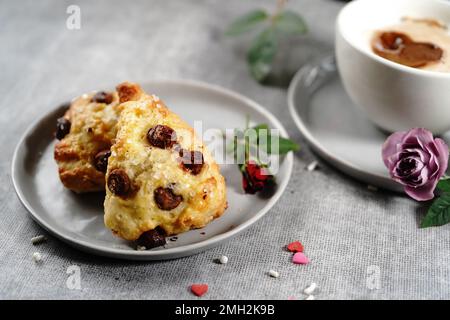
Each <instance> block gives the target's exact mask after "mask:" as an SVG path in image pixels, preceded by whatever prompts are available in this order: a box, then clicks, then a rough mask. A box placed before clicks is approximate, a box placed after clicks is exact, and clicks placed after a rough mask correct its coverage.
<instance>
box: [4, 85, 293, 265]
mask: <svg viewBox="0 0 450 320" xmlns="http://www.w3.org/2000/svg"><path fill="white" fill-rule="evenodd" d="M142 83H143V84H145V85H148V84H154V85H156V84H157V85H178V86H189V87H194V88H196V89H200V90H209V91H212V92H214V93H216V94H222V95H224V96H228V97H231V98H234V99H237V100H240V101H242V102H243V103H245V104H246V105H248V106H249V107H250V108H252V109H254V110H256V111H257V112H259V113H260V114H262V115H263V116H264V117H266V118H267V119H268V120H269V121H270V122H271V123H273V124H274V125H275V126H276V128H277V129H279V130H280V134H281V135H282V136H284V137H286V138H288V137H289V136H288V134H287V131H286V129H285V128H284V126H283V125H282V124H281V122H280V121H279V120H278V119H277V118H276V117H275V116H274V115H273V114H272V113H271V112H269V111H268V110H266V109H265V108H264V107H263V106H261V105H260V104H259V103H257V102H256V101H254V100H252V99H250V98H248V97H246V96H244V95H242V94H240V93H237V92H234V91H232V90H230V89H226V88H223V87H221V86H218V85H213V84H209V83H205V82H201V81H197V80H148V81H143V82H142ZM55 110H56V108H55V109H51V110H49V111H48V112H46V113H45V114H44V115H43V116H41V117H39V118H38V119H37V120H35V121H34V122H33V123H32V124H31V125H30V126H29V127H28V128H27V129H26V130H25V132H24V133H23V134H22V136H21V138H20V139H19V142H18V143H17V145H16V147H15V149H14V154H13V158H12V163H11V178H12V182H13V186H14V189H15V191H16V194H17V196H18V197H19V200H20V201H21V203H22V204H23V205H24V207H25V208H26V209H27V211H28V212H29V213H30V215H31V217H32V218H33V220H34V221H36V222H37V223H38V224H39V225H40V226H41V227H43V228H44V229H45V230H47V231H48V232H49V233H51V234H52V235H54V236H55V237H57V238H58V239H60V240H62V241H63V242H65V243H67V244H69V245H71V246H73V247H76V248H78V249H81V250H82V251H85V252H89V253H93V254H98V255H100V256H107V257H113V258H119V259H130V260H166V259H174V258H181V257H184V256H188V255H193V254H196V253H199V252H201V251H203V250H207V249H210V248H212V247H214V246H217V245H219V244H220V243H221V242H224V241H225V240H229V239H231V238H232V237H234V236H236V235H237V234H239V233H241V232H243V231H244V230H246V229H247V228H248V227H250V226H251V225H253V224H254V223H255V222H257V221H258V220H259V219H261V218H262V217H263V216H264V215H265V214H266V213H267V212H268V211H269V210H270V209H271V208H272V207H273V206H274V205H275V203H276V202H277V201H278V200H279V198H280V197H281V195H282V194H283V192H284V190H285V189H286V187H287V185H288V183H289V180H290V177H291V175H292V170H293V163H294V155H293V153H292V152H290V153H288V154H287V155H286V156H284V159H283V161H286V166H287V167H286V170H287V171H286V179H284V180H283V181H281V183H279V185H278V189H277V191H276V192H275V194H274V195H273V196H272V197H271V198H270V199H269V201H268V202H267V204H266V205H265V206H264V207H263V208H262V209H261V210H260V211H259V212H258V213H257V214H255V215H254V216H253V217H251V218H250V219H249V220H247V221H245V222H244V223H242V224H240V225H238V226H236V227H235V228H233V229H231V230H228V231H227V232H224V233H221V234H219V235H216V236H213V237H211V238H209V239H206V240H204V241H201V242H197V243H193V244H189V245H185V246H180V247H175V248H169V249H165V250H158V251H137V250H125V249H120V248H110V247H102V246H99V245H96V244H92V243H90V242H89V241H85V240H82V239H74V238H71V237H70V236H67V235H65V234H64V233H62V232H60V231H59V230H56V229H54V228H53V227H52V226H50V225H49V224H48V223H47V222H46V221H45V220H44V219H43V218H41V217H40V215H39V213H38V212H36V210H35V209H34V208H33V206H32V205H31V204H30V203H29V202H28V200H27V199H26V196H25V194H24V192H23V191H22V188H21V186H20V183H19V182H18V179H17V172H16V167H17V166H18V165H17V161H18V156H19V151H20V148H21V146H22V145H23V144H24V141H25V139H26V138H27V137H28V136H29V135H30V133H31V132H32V131H33V130H34V129H35V128H36V127H37V126H38V125H39V124H40V123H41V122H42V121H43V120H44V119H45V118H46V117H47V116H48V115H49V114H51V113H52V112H54V111H55Z"/></svg>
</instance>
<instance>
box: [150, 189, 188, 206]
mask: <svg viewBox="0 0 450 320" xmlns="http://www.w3.org/2000/svg"><path fill="white" fill-rule="evenodd" d="M153 197H154V198H155V202H156V205H157V206H158V208H160V209H161V210H172V209H175V208H176V207H178V205H179V204H180V203H181V201H183V197H182V196H180V195H176V194H175V193H173V190H172V189H171V188H163V187H159V188H157V189H156V190H155V191H154V192H153Z"/></svg>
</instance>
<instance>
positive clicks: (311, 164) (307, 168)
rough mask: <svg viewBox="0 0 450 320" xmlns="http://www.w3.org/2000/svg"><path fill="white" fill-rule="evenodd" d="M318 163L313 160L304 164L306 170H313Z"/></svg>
mask: <svg viewBox="0 0 450 320" xmlns="http://www.w3.org/2000/svg"><path fill="white" fill-rule="evenodd" d="M318 165H319V163H318V162H317V161H315V160H314V161H313V162H311V163H310V164H308V165H307V166H306V170H308V171H314V170H316V169H317V166H318Z"/></svg>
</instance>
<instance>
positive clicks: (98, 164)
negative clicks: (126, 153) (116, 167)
mask: <svg viewBox="0 0 450 320" xmlns="http://www.w3.org/2000/svg"><path fill="white" fill-rule="evenodd" d="M110 155H111V151H110V150H103V151H100V152H99V153H97V154H96V155H95V157H94V166H95V168H96V169H97V170H98V171H100V172H106V169H107V167H108V158H109V156H110Z"/></svg>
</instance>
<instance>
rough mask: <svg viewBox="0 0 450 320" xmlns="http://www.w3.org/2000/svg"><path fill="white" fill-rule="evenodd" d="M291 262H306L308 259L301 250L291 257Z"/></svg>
mask: <svg viewBox="0 0 450 320" xmlns="http://www.w3.org/2000/svg"><path fill="white" fill-rule="evenodd" d="M292 262H293V263H295V264H308V263H309V259H308V257H307V256H305V254H304V253H303V252H297V253H296V254H294V256H293V257H292Z"/></svg>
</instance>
